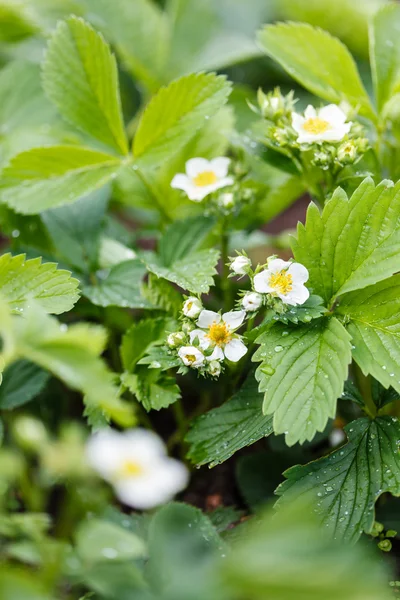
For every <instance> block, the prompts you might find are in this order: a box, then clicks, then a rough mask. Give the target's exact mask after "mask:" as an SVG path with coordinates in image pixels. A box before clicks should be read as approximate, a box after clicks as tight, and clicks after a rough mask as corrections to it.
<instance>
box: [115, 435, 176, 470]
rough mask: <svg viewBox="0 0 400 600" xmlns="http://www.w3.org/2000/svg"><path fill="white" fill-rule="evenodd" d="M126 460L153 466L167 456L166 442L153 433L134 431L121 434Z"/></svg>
mask: <svg viewBox="0 0 400 600" xmlns="http://www.w3.org/2000/svg"><path fill="white" fill-rule="evenodd" d="M121 436H122V442H123V449H124V453H125V460H132V461H133V462H138V463H140V464H142V465H143V464H152V463H153V462H154V461H155V460H158V459H159V458H160V457H161V456H164V455H165V454H166V448H165V445H164V442H163V441H162V440H161V438H159V437H158V435H156V434H155V433H153V432H152V431H149V430H147V429H139V428H138V429H132V430H130V431H126V432H125V433H123V434H121Z"/></svg>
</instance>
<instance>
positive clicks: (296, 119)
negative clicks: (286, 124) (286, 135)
mask: <svg viewBox="0 0 400 600" xmlns="http://www.w3.org/2000/svg"><path fill="white" fill-rule="evenodd" d="M305 121H306V120H305V118H304V117H302V116H301V115H299V114H298V113H295V112H294V113H292V127H293V129H294V130H295V131H297V133H301V132H302V131H303V125H304V123H305Z"/></svg>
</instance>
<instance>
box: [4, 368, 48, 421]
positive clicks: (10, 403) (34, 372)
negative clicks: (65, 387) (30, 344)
mask: <svg viewBox="0 0 400 600" xmlns="http://www.w3.org/2000/svg"><path fill="white" fill-rule="evenodd" d="M49 377H50V374H49V373H48V372H46V371H43V369H41V368H40V367H38V366H37V365H35V364H33V363H31V362H29V361H27V360H19V361H17V362H15V363H14V364H12V365H10V366H9V367H8V368H7V369H6V370H5V372H4V373H3V381H2V383H1V386H0V409H2V410H12V409H14V408H17V407H18V406H22V405H24V404H26V403H27V402H30V401H31V400H33V399H34V398H36V396H37V395H38V394H40V392H41V391H42V390H43V389H44V387H45V386H46V384H47V382H48V380H49Z"/></svg>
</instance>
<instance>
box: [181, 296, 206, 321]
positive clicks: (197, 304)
mask: <svg viewBox="0 0 400 600" xmlns="http://www.w3.org/2000/svg"><path fill="white" fill-rule="evenodd" d="M202 310H203V305H202V303H201V300H199V299H198V298H196V297H195V296H190V297H189V298H188V299H187V300H185V302H184V303H183V309H182V312H183V314H184V315H185V317H189V319H195V318H196V317H198V316H199V314H200V313H201V311H202Z"/></svg>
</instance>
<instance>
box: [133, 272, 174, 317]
mask: <svg viewBox="0 0 400 600" xmlns="http://www.w3.org/2000/svg"><path fill="white" fill-rule="evenodd" d="M143 296H144V297H145V298H146V299H147V300H148V301H149V302H151V303H152V304H153V305H154V306H155V307H157V308H159V309H161V310H164V311H166V312H168V313H170V314H171V315H172V316H174V317H178V315H179V313H180V311H181V309H182V303H183V298H182V294H181V293H180V292H178V290H177V289H176V288H175V287H173V286H172V285H171V284H170V283H168V281H166V280H165V279H159V278H158V277H156V275H153V274H152V273H149V277H148V280H147V285H145V286H144V288H143Z"/></svg>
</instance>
